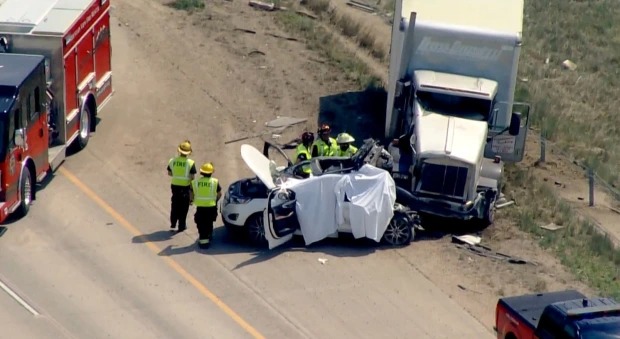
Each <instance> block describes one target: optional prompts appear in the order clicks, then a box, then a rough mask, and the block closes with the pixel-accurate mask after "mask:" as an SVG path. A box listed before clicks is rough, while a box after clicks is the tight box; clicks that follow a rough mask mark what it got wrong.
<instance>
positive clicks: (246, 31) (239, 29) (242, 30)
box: [234, 27, 256, 34]
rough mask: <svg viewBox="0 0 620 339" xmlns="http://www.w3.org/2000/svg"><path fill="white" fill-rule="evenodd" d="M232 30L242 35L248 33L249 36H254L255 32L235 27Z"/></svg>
mask: <svg viewBox="0 0 620 339" xmlns="http://www.w3.org/2000/svg"><path fill="white" fill-rule="evenodd" d="M234 30H235V31H240V32H244V33H249V34H256V31H253V30H251V29H246V28H237V27H235V29H234Z"/></svg>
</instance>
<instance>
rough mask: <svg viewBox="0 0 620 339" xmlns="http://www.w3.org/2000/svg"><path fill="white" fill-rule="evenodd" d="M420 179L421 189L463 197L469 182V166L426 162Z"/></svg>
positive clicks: (427, 191)
mask: <svg viewBox="0 0 620 339" xmlns="http://www.w3.org/2000/svg"><path fill="white" fill-rule="evenodd" d="M420 179H421V184H420V188H419V189H420V190H421V191H424V192H426V193H432V194H439V195H443V196H449V197H458V198H462V197H463V196H464V195H465V185H466V184H467V168H466V167H460V166H447V165H436V164H428V163H425V164H423V165H422V173H421V176H420Z"/></svg>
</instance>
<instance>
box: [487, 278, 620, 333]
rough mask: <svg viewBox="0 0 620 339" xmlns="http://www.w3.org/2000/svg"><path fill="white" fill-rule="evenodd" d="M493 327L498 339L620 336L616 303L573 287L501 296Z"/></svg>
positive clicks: (619, 322)
mask: <svg viewBox="0 0 620 339" xmlns="http://www.w3.org/2000/svg"><path fill="white" fill-rule="evenodd" d="M495 331H496V333H497V338H498V339H605V338H620V304H619V303H618V302H617V301H615V300H613V299H611V298H588V297H586V296H585V295H584V294H582V293H581V292H578V291H575V290H567V291H556V292H549V293H536V294H528V295H521V296H513V297H506V298H501V299H499V301H498V302H497V307H496V311H495Z"/></svg>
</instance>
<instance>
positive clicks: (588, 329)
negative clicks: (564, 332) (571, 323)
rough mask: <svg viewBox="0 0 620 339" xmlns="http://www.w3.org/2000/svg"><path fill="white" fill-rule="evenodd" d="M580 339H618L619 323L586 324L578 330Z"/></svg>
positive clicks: (619, 335)
mask: <svg viewBox="0 0 620 339" xmlns="http://www.w3.org/2000/svg"><path fill="white" fill-rule="evenodd" d="M579 332H580V335H579V338H581V339H620V323H619V322H604V323H598V324H588V325H587V326H584V327H582V328H581V329H580V331H579Z"/></svg>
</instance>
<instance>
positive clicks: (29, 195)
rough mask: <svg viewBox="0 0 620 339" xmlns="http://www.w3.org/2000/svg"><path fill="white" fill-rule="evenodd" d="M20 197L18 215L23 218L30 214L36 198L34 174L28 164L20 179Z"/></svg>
mask: <svg viewBox="0 0 620 339" xmlns="http://www.w3.org/2000/svg"><path fill="white" fill-rule="evenodd" d="M19 198H20V199H21V201H20V203H19V207H18V208H17V211H16V214H17V217H19V218H21V217H24V216H26V214H28V211H29V210H30V204H31V203H32V200H33V198H34V185H33V184H32V174H31V173H30V169H28V166H24V170H23V172H22V175H21V178H20V179H19Z"/></svg>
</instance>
